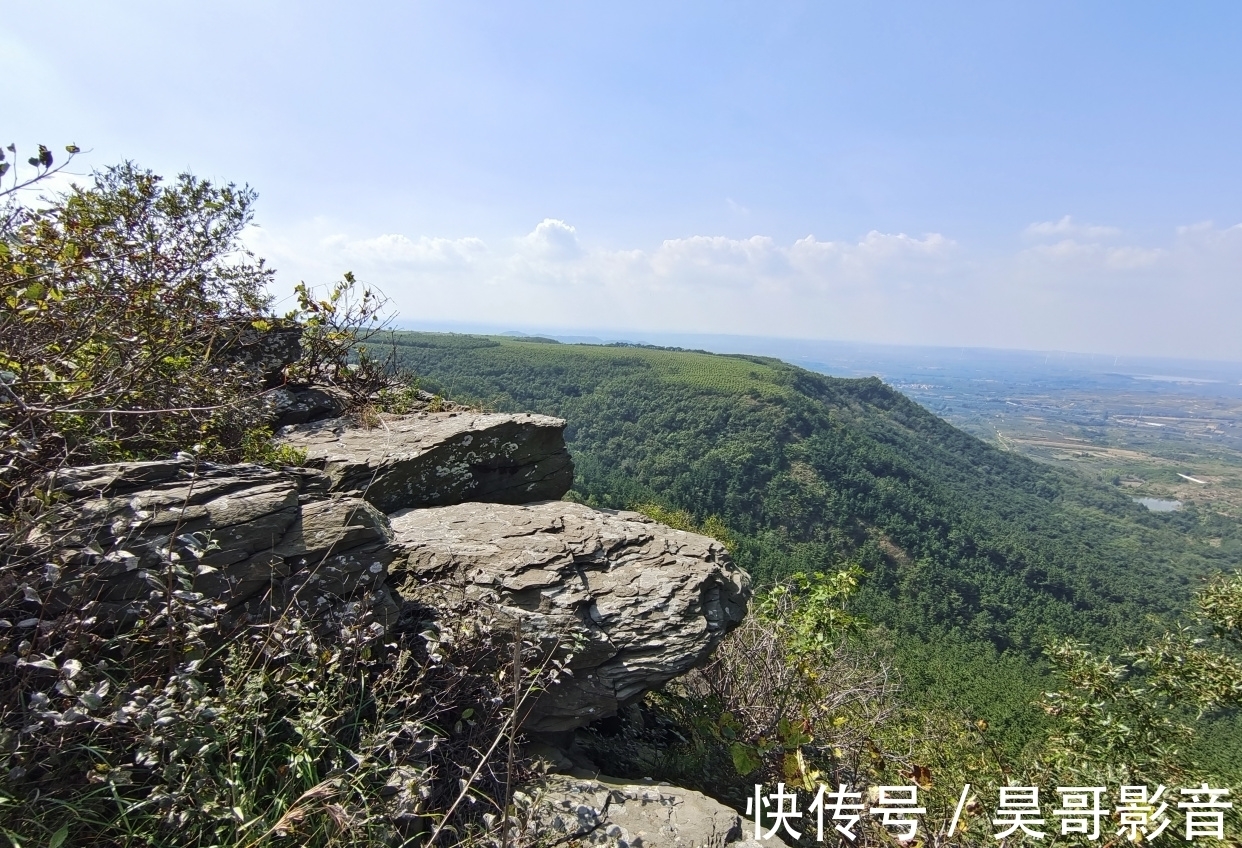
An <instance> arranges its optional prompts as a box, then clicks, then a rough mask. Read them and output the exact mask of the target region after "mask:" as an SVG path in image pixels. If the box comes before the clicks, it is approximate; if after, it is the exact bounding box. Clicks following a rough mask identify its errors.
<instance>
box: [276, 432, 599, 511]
mask: <svg viewBox="0 0 1242 848" xmlns="http://www.w3.org/2000/svg"><path fill="white" fill-rule="evenodd" d="M564 432H565V422H564V421H562V420H561V419H559V418H549V417H547V416H545V415H529V414H527V415H507V414H501V413H481V412H418V413H414V414H412V415H386V416H382V417H381V421H380V424H379V425H378V426H376V427H372V428H370V429H365V428H362V427H359V426H355V425H351V424H349V423H347V422H345V421H342V420H335V421H323V422H319V423H316V424H307V425H303V426H300V427H294V428H289V429H286V430H283V431H281V433H280V434H279V439H278V440H279V441H280V442H281V443H283V444H287V445H292V446H293V447H297V448H302V449H304V450H305V451H306V453H307V457H308V458H309V464H310V465H311V466H312V467H315V468H321V469H323V471H324V472H325V473H327V475H328V477H329V478H330V479H331V481H332V488H333V489H334V490H335V491H340V492H350V491H355V492H360V493H361V494H362V497H364V498H366V499H367V500H368V501H370V502H371V503H373V504H375V505H376V506H377V507H379V508H380V509H381V510H382V511H384V512H395V511H396V510H399V509H404V508H406V507H413V506H441V505H444V504H453V503H461V502H462V501H488V502H493V503H529V502H531V501H538V500H549V499H556V498H560V497H561V496H563V495H564V494H565V492H567V491H569V487H570V486H572V485H573V479H574V478H573V462H572V461H571V460H570V458H569V451H568V450H566V448H565V438H564Z"/></svg>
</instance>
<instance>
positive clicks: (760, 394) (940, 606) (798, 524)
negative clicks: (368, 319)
mask: <svg viewBox="0 0 1242 848" xmlns="http://www.w3.org/2000/svg"><path fill="white" fill-rule="evenodd" d="M395 344H396V349H397V351H398V353H399V355H400V358H401V361H402V363H403V364H404V365H405V366H407V367H409V368H410V369H412V370H414V371H415V372H416V373H417V374H419V375H420V378H421V379H422V385H423V387H424V388H427V389H429V390H432V391H437V392H441V393H443V394H445V395H446V396H451V397H452V398H453V399H455V400H461V401H468V402H474V403H479V404H482V405H484V406H486V407H488V408H494V409H498V410H529V411H536V412H541V413H548V414H554V415H558V416H562V417H564V418H566V419H567V420H568V422H569V425H568V430H567V435H568V440H569V444H570V449H571V451H572V453H573V456H574V461H575V464H576V466H577V472H576V484H575V490H574V493H573V494H576V495H577V496H579V497H580V498H582V499H583V500H586V501H588V502H590V503H592V504H595V505H600V506H611V507H627V506H633V505H636V504H641V503H650V502H656V503H659V504H662V505H664V506H666V507H671V508H679V509H685V510H687V511H689V512H691V513H692V514H694V515H695V516H696V518H697V519H698V520H700V521H702V520H705V519H707V518H708V517H709V516H712V515H715V516H718V517H720V518H721V519H723V521H724V523H725V524H726V525H727V526H728V528H729V529H730V531H731V532H732V534H733V536H734V549H735V554H736V557H737V559H738V560H739V561H740V562H741V564H742V565H743V566H744V567H745V568H747V569H748V570H749V571H750V572H751V574H752V575H753V576H754V577H755V578H756V579H757V581H758V582H761V583H762V582H770V581H773V580H775V579H779V578H780V577H782V576H784V575H786V574H789V573H791V572H795V571H814V570H820V569H827V568H829V567H833V566H835V565H839V564H841V563H843V562H852V563H855V564H857V565H859V566H860V567H861V568H862V570H863V572H864V577H863V580H862V585H861V588H860V590H859V592H858V594H857V596H856V603H857V606H858V611H859V612H861V613H862V614H864V615H866V616H867V617H868V618H870V619H871V620H872V621H873V622H876V623H878V624H883V625H885V626H886V627H887V628H888V629H889V630H890V631H891V632H893V633H894V634H895V638H896V641H897V644H898V652H899V654H900V655H901V656H902V657H903V658H904V662H903V665H904V666H905V671H906V676H907V679H908V680H909V681H911V682H913V683H914V684H915V686H916V687H917V688H918V689H920V690H921V691H924V692H926V693H929V696H933V695H936V694H939V696H940V697H942V698H948V697H952V698H957V699H958V700H959V702H961V703H963V704H965V705H966V706H971V707H973V708H974V709H975V710H976V711H977V712H979V713H980V714H983V715H986V716H987V717H988V718H989V719H990V720H992V721H994V722H995V721H1000V722H1001V723H1007V724H1010V725H1011V726H1012V727H1011V729H1012V730H1013V731H1014V733H1017V734H1018V735H1019V736H1023V735H1025V734H1026V733H1030V732H1034V731H1033V730H1032V728H1031V726H1030V725H1031V724H1032V723H1037V722H1038V721H1039V720H1040V719H1039V714H1038V712H1037V711H1036V710H1034V709H1033V707H1031V701H1032V700H1033V699H1034V698H1035V697H1037V696H1038V693H1039V691H1040V686H1041V684H1042V682H1043V681H1042V680H1041V679H1040V677H1041V675H1039V674H1038V673H1032V672H1037V670H1038V669H1039V667H1040V657H1041V654H1042V650H1043V647H1044V646H1045V645H1046V644H1047V643H1048V642H1049V641H1050V640H1051V639H1052V638H1054V637H1055V636H1058V635H1071V636H1075V637H1078V638H1082V639H1085V640H1087V641H1089V642H1091V643H1092V644H1095V645H1097V646H1099V647H1100V648H1102V649H1104V650H1116V649H1119V648H1120V647H1122V646H1123V645H1126V644H1135V643H1137V642H1139V641H1141V640H1143V639H1145V638H1148V637H1150V636H1151V635H1153V634H1154V633H1157V632H1159V631H1160V630H1162V629H1163V628H1164V627H1165V626H1167V625H1168V624H1169V623H1170V622H1171V621H1174V620H1176V619H1177V618H1178V617H1179V616H1180V615H1182V614H1183V613H1184V611H1185V609H1186V607H1187V604H1188V601H1189V598H1190V596H1191V594H1192V592H1193V591H1194V590H1195V589H1197V588H1198V587H1199V585H1200V578H1201V577H1202V576H1204V575H1206V574H1209V573H1211V572H1213V571H1216V570H1226V571H1231V570H1233V569H1235V568H1236V567H1237V566H1238V564H1239V562H1240V561H1242V534H1239V531H1238V528H1237V527H1236V524H1235V523H1234V522H1231V521H1228V520H1227V519H1224V518H1222V517H1220V516H1216V515H1213V514H1202V513H1199V512H1196V511H1195V510H1194V509H1187V510H1184V511H1182V512H1177V513H1165V514H1156V513H1151V512H1148V511H1147V510H1145V509H1143V508H1142V507H1141V506H1139V505H1137V504H1135V503H1133V502H1132V501H1131V500H1130V498H1128V497H1127V496H1126V495H1125V494H1123V493H1122V492H1120V491H1117V490H1115V489H1113V488H1111V487H1108V486H1102V485H1097V484H1093V483H1090V482H1088V481H1085V480H1083V479H1082V478H1081V477H1079V476H1077V475H1074V474H1072V473H1069V472H1065V471H1062V470H1059V469H1056V468H1052V467H1048V466H1044V465H1041V464H1038V463H1035V462H1033V461H1031V460H1028V459H1025V458H1023V457H1021V456H1018V455H1016V454H1012V453H1007V452H1004V451H1002V450H1000V449H998V448H997V447H994V446H992V445H989V444H987V443H985V442H982V441H980V440H978V439H976V438H974V437H972V436H968V435H966V434H965V433H962V432H961V431H959V430H957V429H955V428H954V427H952V426H950V425H949V424H947V423H946V422H944V421H943V420H941V419H940V418H937V417H936V416H934V415H932V414H931V413H929V412H927V411H926V410H924V409H923V408H921V407H919V406H918V405H917V404H915V403H913V402H912V401H910V400H908V399H907V398H905V397H904V396H903V395H901V394H900V393H898V392H896V391H895V390H893V389H891V388H889V387H888V386H886V385H884V384H883V383H881V382H880V381H879V380H877V379H874V378H872V379H863V380H844V379H835V378H831V377H825V376H822V375H819V374H814V373H811V372H808V371H805V370H802V369H800V368H796V367H793V366H790V365H787V364H785V363H782V362H780V361H778V360H774V359H767V358H759V357H750V356H723V355H714V354H708V353H704V352H696V351H678V350H669V349H656V348H647V347H635V346H597V345H566V344H558V343H556V342H553V341H550V340H540V339H526V338H509V337H482V336H466V335H448V334H432V333H412V332H403V333H397V334H396V336H395ZM1209 540H1213V543H1212V544H1209Z"/></svg>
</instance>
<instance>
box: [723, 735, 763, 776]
mask: <svg viewBox="0 0 1242 848" xmlns="http://www.w3.org/2000/svg"><path fill="white" fill-rule="evenodd" d="M729 756H730V757H732V758H733V768H735V769H737V773H738V774H740V775H742V776H743V777H744V776H746V775H748V774H750V773H751V772H752V771H754V770H755V769H757V768H759V766H761V765H763V761H762V760H760V759H759V752H758V751H756V750H755V749H754V748H752V747H751V746H750V745H747V744H745V743H743V742H734V743H733V744H732V745H730V746H729Z"/></svg>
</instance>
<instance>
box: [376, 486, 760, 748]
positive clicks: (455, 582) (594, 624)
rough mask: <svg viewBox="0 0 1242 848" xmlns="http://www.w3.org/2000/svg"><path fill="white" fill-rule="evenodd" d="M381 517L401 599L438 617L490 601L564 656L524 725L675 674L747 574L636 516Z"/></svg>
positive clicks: (442, 513)
mask: <svg viewBox="0 0 1242 848" xmlns="http://www.w3.org/2000/svg"><path fill="white" fill-rule="evenodd" d="M391 522H392V528H393V532H394V542H395V544H396V546H397V547H398V548H399V549H400V553H399V554H398V556H397V558H396V559H395V560H394V562H393V563H392V566H391V569H392V572H393V574H392V577H391V581H392V583H393V585H394V587H395V588H397V589H398V591H399V593H400V594H401V596H402V597H403V598H405V599H407V600H410V601H416V602H418V603H420V604H423V605H426V606H430V607H433V608H435V609H439V610H443V611H445V614H451V611H452V610H454V609H456V608H461V607H469V606H473V605H477V604H490V605H494V606H495V607H497V608H499V609H501V610H504V611H507V612H509V613H510V614H511V615H513V616H514V617H519V618H521V620H522V627H523V630H524V631H526V632H528V633H529V632H533V633H536V634H538V636H539V637H540V639H541V640H542V641H543V642H544V643H545V644H560V645H562V646H564V647H565V648H566V649H570V650H572V651H573V659H572V662H571V664H570V668H571V669H572V671H573V676H572V677H570V678H567V679H565V680H563V681H562V682H560V683H559V684H557V685H556V686H553V687H551V688H550V689H549V690H547V691H546V692H544V693H543V694H542V695H541V696H540V698H539V700H538V702H537V703H536V704H535V706H534V708H533V711H532V714H531V715H530V717H529V718H528V719H527V720H526V722H525V725H524V726H525V727H526V728H527V729H529V730H532V731H562V730H571V729H573V728H576V727H581V726H584V725H586V724H588V723H590V722H591V721H594V720H595V719H597V718H600V717H603V716H605V715H610V714H612V713H613V712H614V711H616V709H617V708H618V707H619V706H621V705H623V704H626V703H628V702H630V701H633V700H635V699H637V698H638V697H639V696H641V695H642V694H643V693H644V692H646V691H647V690H649V689H653V688H656V687H658V686H661V685H663V684H664V683H666V682H668V681H669V680H671V679H672V678H674V677H676V676H677V675H680V674H682V673H684V672H686V671H689V670H690V669H691V668H693V667H694V666H696V665H697V664H699V663H700V662H702V661H703V660H704V659H706V657H707V656H708V655H709V654H710V653H711V651H712V650H713V649H714V648H715V647H716V645H717V644H718V643H719V641H720V639H721V638H723V636H724V635H725V633H726V632H728V631H729V630H730V629H732V627H733V626H735V625H736V624H737V623H738V622H740V621H741V619H742V616H743V615H744V613H745V611H746V601H747V599H748V597H749V593H750V588H749V579H748V578H747V576H746V574H745V572H743V571H742V570H741V569H739V568H737V567H736V566H735V565H734V564H733V562H732V560H731V559H730V558H729V555H728V553H727V552H726V551H725V549H724V548H723V547H722V546H721V545H720V544H719V543H718V542H716V541H714V540H713V539H709V538H707V537H706V536H699V535H696V534H694V533H687V532H684V531H681V530H673V529H672V528H669V527H666V526H664V525H662V524H657V523H656V522H654V521H652V520H651V519H649V518H646V517H645V516H642V515H639V514H638V513H634V512H609V511H598V510H594V509H591V508H589V507H586V506H583V505H581V504H574V503H565V502H545V503H537V504H529V505H525V506H503V505H482V504H475V503H468V504H459V505H456V506H449V507H441V508H438V509H412V510H404V511H402V512H398V513H396V514H394V515H392V516H391Z"/></svg>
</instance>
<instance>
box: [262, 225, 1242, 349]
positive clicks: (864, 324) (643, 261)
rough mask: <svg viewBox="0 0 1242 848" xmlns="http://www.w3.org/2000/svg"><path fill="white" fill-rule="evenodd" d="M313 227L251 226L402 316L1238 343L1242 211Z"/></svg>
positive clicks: (516, 323) (793, 332)
mask: <svg viewBox="0 0 1242 848" xmlns="http://www.w3.org/2000/svg"><path fill="white" fill-rule="evenodd" d="M310 229H311V230H315V234H314V235H313V236H311V235H310V234H309V233H305V234H304V237H303V238H302V239H300V240H297V239H294V240H292V241H282V240H281V239H277V238H274V237H273V236H272V235H271V234H270V233H269V234H267V235H266V236H264V237H262V238H248V242H250V243H251V246H252V247H254V248H255V249H256V250H257V251H258V252H259V253H260V254H261V255H266V256H270V257H272V258H273V259H274V260H275V264H276V266H277V267H278V268H280V269H281V270H282V271H290V270H292V271H293V272H294V274H295V276H293V277H292V279H299V278H300V279H306V280H307V281H308V282H309V281H320V280H322V281H325V282H326V281H327V280H331V279H335V278H336V277H339V275H340V273H341V271H343V270H347V269H349V270H353V271H355V272H356V273H357V274H358V276H359V277H360V278H361V279H363V280H366V281H368V282H370V283H373V284H375V285H377V286H378V287H379V288H380V289H381V290H383V291H384V292H385V293H387V294H388V295H389V296H390V297H391V298H392V300H393V302H394V304H395V305H396V306H397V307H398V308H399V309H400V311H401V313H402V316H403V319H404V320H418V319H425V320H429V321H457V322H476V323H479V324H491V325H498V324H499V325H508V326H511V327H512V328H515V329H521V328H532V327H533V328H551V327H563V328H572V327H578V328H615V329H618V330H621V329H634V330H644V329H646V330H676V331H683V332H695V331H702V332H726V333H740V334H756V335H783V336H793V337H805V338H840V339H859V340H870V341H886V342H897V343H903V342H904V343H915V344H953V345H981V346H996V347H1026V348H1036V349H1063V350H1083V351H1101V352H1107V351H1112V352H1133V353H1166V354H1170V355H1183V356H1186V355H1198V356H1216V357H1223V358H1235V359H1242V338H1239V336H1238V334H1237V332H1236V327H1235V324H1236V315H1237V314H1239V313H1240V312H1242V270H1240V269H1242V225H1239V226H1234V227H1226V228H1220V227H1216V226H1214V225H1212V224H1210V223H1203V224H1195V225H1191V226H1187V227H1182V228H1180V229H1178V230H1177V231H1176V232H1174V233H1171V234H1170V237H1169V238H1168V239H1167V240H1165V241H1164V242H1163V243H1159V244H1118V243H1116V242H1111V243H1106V242H1101V241H1092V240H1090V239H1087V238H1085V237H1084V236H1081V235H1079V236H1070V235H1065V236H1063V237H1061V238H1057V239H1052V240H1049V241H1047V242H1046V243H1038V244H1034V245H1030V246H1028V247H1026V248H1025V249H1022V250H1018V251H1016V252H1013V253H1010V254H1007V255H997V254H989V253H986V252H983V251H980V250H979V249H978V248H973V247H971V246H969V245H964V244H961V243H959V242H957V241H955V240H954V239H952V238H949V237H948V236H946V235H943V234H940V233H929V234H925V235H921V236H911V235H908V234H904V233H882V232H879V231H871V232H869V233H867V234H866V235H864V236H862V237H860V238H858V239H851V240H845V239H837V240H821V239H818V238H816V237H815V236H813V235H809V236H806V237H804V238H800V239H796V240H794V241H792V242H782V241H779V240H777V239H774V238H771V237H769V236H762V235H756V236H751V237H749V238H729V237H725V236H709V235H698V236H689V237H685V238H673V239H667V240H665V241H663V242H661V243H659V244H657V245H653V246H652V247H650V248H647V249H627V250H614V249H601V248H596V247H591V246H589V245H586V244H583V243H582V242H581V240H580V239H579V232H578V230H577V229H576V228H575V227H574V226H573V225H572V224H570V223H568V222H566V221H563V220H560V219H555V218H547V219H544V220H543V221H541V222H540V223H539V224H538V225H536V226H535V227H534V228H533V230H532V231H530V232H528V233H527V234H526V235H523V236H518V237H516V238H510V239H494V240H490V241H489V242H487V243H485V242H484V241H483V240H481V239H479V238H473V237H467V238H454V239H449V238H440V237H431V236H418V237H408V236H403V235H396V234H387V235H381V236H375V237H367V238H348V237H345V236H341V235H333V234H332V233H331V228H330V227H328V225H327V224H324V223H321V224H319V225H317V228H314V227H312V228H310ZM283 279H289V278H287V277H285V278H283Z"/></svg>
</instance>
